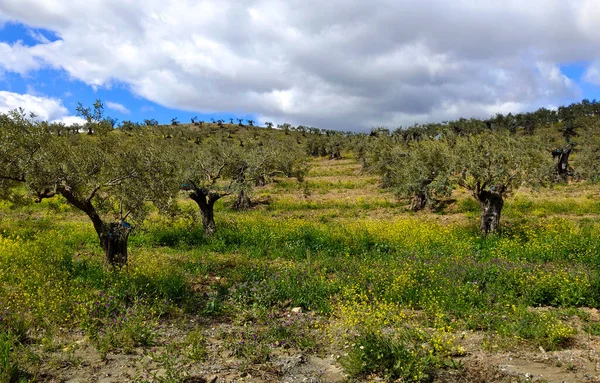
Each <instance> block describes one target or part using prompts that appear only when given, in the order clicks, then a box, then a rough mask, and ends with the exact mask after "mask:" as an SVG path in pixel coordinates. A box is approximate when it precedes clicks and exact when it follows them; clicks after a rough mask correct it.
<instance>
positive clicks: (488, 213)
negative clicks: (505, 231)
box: [477, 190, 504, 234]
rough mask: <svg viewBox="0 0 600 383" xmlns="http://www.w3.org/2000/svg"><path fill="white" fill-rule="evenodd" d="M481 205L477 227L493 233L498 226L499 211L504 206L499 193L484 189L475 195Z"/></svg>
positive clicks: (484, 231)
mask: <svg viewBox="0 0 600 383" xmlns="http://www.w3.org/2000/svg"><path fill="white" fill-rule="evenodd" d="M477 198H478V199H479V206H480V207H481V224H480V226H479V228H480V229H481V231H482V232H483V233H485V234H487V233H493V232H495V231H496V230H498V227H499V226H500V213H501V212H502V206H504V199H503V198H502V194H501V193H496V192H491V191H487V190H484V191H482V192H480V193H479V195H478V196H477Z"/></svg>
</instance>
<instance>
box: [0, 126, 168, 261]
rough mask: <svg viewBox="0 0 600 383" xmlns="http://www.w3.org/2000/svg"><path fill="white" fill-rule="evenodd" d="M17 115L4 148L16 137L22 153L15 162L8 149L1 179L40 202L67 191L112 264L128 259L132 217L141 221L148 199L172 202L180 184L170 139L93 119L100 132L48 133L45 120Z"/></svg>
mask: <svg viewBox="0 0 600 383" xmlns="http://www.w3.org/2000/svg"><path fill="white" fill-rule="evenodd" d="M15 117H16V116H14V115H13V116H8V118H7V117H6V116H2V118H1V121H2V126H1V128H0V130H1V131H2V132H3V133H2V134H1V135H0V140H1V142H0V148H6V147H8V146H10V145H15V144H14V141H13V143H12V144H11V141H7V140H11V139H14V140H16V143H17V144H16V145H17V146H18V153H19V156H20V157H21V159H22V160H21V161H20V162H15V159H14V158H12V159H11V157H10V156H11V155H8V156H7V155H6V153H5V152H4V150H2V152H1V153H0V156H2V159H1V160H0V161H2V162H5V161H8V162H9V163H10V164H11V166H9V167H2V168H1V169H0V178H2V179H4V180H11V181H12V182H18V183H21V184H24V185H25V186H26V187H27V188H28V189H29V191H30V192H31V193H32V194H34V195H35V196H36V200H37V202H40V201H42V200H43V199H46V198H53V197H54V196H56V195H60V196H62V197H64V198H65V200H66V201H67V202H68V203H69V204H70V205H72V206H73V207H75V208H77V209H78V210H80V211H82V212H83V213H85V214H86V215H87V216H88V218H89V219H90V220H91V222H92V224H93V226H94V229H95V231H96V234H97V236H98V239H99V241H100V245H101V247H102V249H103V250H104V253H105V260H106V263H107V264H108V265H110V266H113V267H122V266H124V265H125V264H126V263H127V241H128V237H129V234H130V232H131V230H132V227H133V225H132V224H131V223H129V222H133V223H134V224H135V223H139V222H141V221H142V220H143V219H144V217H145V215H146V214H147V212H148V203H149V202H154V203H155V204H156V205H157V206H158V207H165V206H167V205H168V204H169V202H170V200H171V197H172V196H174V195H175V192H176V190H177V188H176V187H175V188H174V187H173V185H174V184H176V183H175V179H176V178H177V174H178V170H177V168H176V163H175V162H174V161H171V160H170V156H169V154H170V153H169V150H168V145H165V143H164V142H162V140H160V141H159V140H157V139H156V138H155V137H154V136H153V135H151V134H139V135H135V136H133V135H126V134H123V133H122V132H120V131H118V130H111V131H102V129H100V130H98V129H96V127H95V126H88V128H89V129H90V130H91V131H92V132H94V135H82V134H72V135H67V136H58V135H55V134H44V133H43V132H40V126H41V124H39V123H36V122H34V121H29V120H26V119H24V118H15ZM6 132H8V133H6ZM19 132H20V134H17V133H19ZM96 132H102V133H101V134H95V133H96ZM128 221H129V222H128Z"/></svg>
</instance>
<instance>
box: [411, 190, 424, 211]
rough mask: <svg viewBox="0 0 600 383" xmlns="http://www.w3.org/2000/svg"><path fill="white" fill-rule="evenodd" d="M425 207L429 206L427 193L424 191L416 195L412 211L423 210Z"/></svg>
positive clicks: (412, 203)
mask: <svg viewBox="0 0 600 383" xmlns="http://www.w3.org/2000/svg"><path fill="white" fill-rule="evenodd" d="M425 205H427V196H426V195H425V193H424V192H422V191H420V192H417V193H415V195H414V196H413V199H412V202H411V204H410V209H411V210H412V211H419V210H423V209H424V208H425Z"/></svg>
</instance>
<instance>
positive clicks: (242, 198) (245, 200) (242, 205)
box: [233, 189, 252, 210]
mask: <svg viewBox="0 0 600 383" xmlns="http://www.w3.org/2000/svg"><path fill="white" fill-rule="evenodd" d="M251 207H252V201H251V200H250V197H248V194H246V191H245V190H243V189H242V190H240V192H239V193H238V196H237V199H236V200H235V202H234V203H233V209H234V210H248V209H250V208H251Z"/></svg>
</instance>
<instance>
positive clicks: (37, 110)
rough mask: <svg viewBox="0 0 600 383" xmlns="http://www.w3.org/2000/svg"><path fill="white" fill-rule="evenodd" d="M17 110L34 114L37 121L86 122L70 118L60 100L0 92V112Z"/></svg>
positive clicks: (73, 117) (78, 118)
mask: <svg viewBox="0 0 600 383" xmlns="http://www.w3.org/2000/svg"><path fill="white" fill-rule="evenodd" d="M17 108H23V109H24V110H25V113H27V114H30V113H34V114H35V115H36V116H37V119H39V120H43V121H52V122H55V121H56V122H64V123H65V124H67V125H70V124H72V123H83V122H85V121H84V120H83V119H81V118H80V117H75V116H69V111H68V110H67V108H65V107H64V105H63V103H62V101H61V100H59V99H56V98H49V97H43V96H34V95H31V94H20V93H13V92H7V91H4V90H2V91H0V112H1V113H6V112H8V111H11V110H14V109H17Z"/></svg>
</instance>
